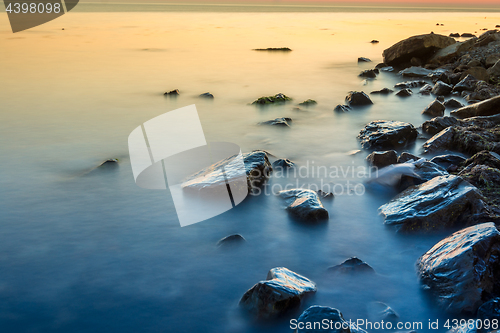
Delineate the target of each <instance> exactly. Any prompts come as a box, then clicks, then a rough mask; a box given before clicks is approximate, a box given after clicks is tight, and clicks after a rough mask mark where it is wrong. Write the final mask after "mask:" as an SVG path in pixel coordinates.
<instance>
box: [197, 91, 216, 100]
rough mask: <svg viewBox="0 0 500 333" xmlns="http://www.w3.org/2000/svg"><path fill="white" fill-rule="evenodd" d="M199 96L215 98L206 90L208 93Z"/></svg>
mask: <svg viewBox="0 0 500 333" xmlns="http://www.w3.org/2000/svg"><path fill="white" fill-rule="evenodd" d="M199 97H201V98H207V99H213V98H214V95H212V94H211V93H209V92H206V93H203V94H201V95H200V96H199Z"/></svg>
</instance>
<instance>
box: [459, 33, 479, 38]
mask: <svg viewBox="0 0 500 333" xmlns="http://www.w3.org/2000/svg"><path fill="white" fill-rule="evenodd" d="M460 37H462V38H472V37H476V35H474V34H471V33H469V32H465V33H463V34H461V35H460Z"/></svg>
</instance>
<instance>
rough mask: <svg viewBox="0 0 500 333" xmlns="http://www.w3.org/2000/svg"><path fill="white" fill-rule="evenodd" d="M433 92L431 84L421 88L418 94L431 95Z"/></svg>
mask: <svg viewBox="0 0 500 333" xmlns="http://www.w3.org/2000/svg"><path fill="white" fill-rule="evenodd" d="M431 91H432V86H431V85H430V84H426V85H425V86H423V87H422V88H420V90H419V91H418V93H419V94H422V95H429V94H430V93H431Z"/></svg>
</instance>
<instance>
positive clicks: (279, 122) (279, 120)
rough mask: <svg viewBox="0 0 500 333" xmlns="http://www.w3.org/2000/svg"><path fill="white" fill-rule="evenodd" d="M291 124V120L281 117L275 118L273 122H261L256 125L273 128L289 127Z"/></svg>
mask: <svg viewBox="0 0 500 333" xmlns="http://www.w3.org/2000/svg"><path fill="white" fill-rule="evenodd" d="M291 122H292V118H288V117H281V118H276V119H273V120H268V121H262V122H260V123H258V125H273V126H283V127H290V123H291Z"/></svg>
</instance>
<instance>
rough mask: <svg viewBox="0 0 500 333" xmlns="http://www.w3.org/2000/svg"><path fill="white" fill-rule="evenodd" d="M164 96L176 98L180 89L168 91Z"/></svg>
mask: <svg viewBox="0 0 500 333" xmlns="http://www.w3.org/2000/svg"><path fill="white" fill-rule="evenodd" d="M163 95H165V96H170V97H176V96H179V89H174V90H171V91H167V92H166V93H164V94H163Z"/></svg>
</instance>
